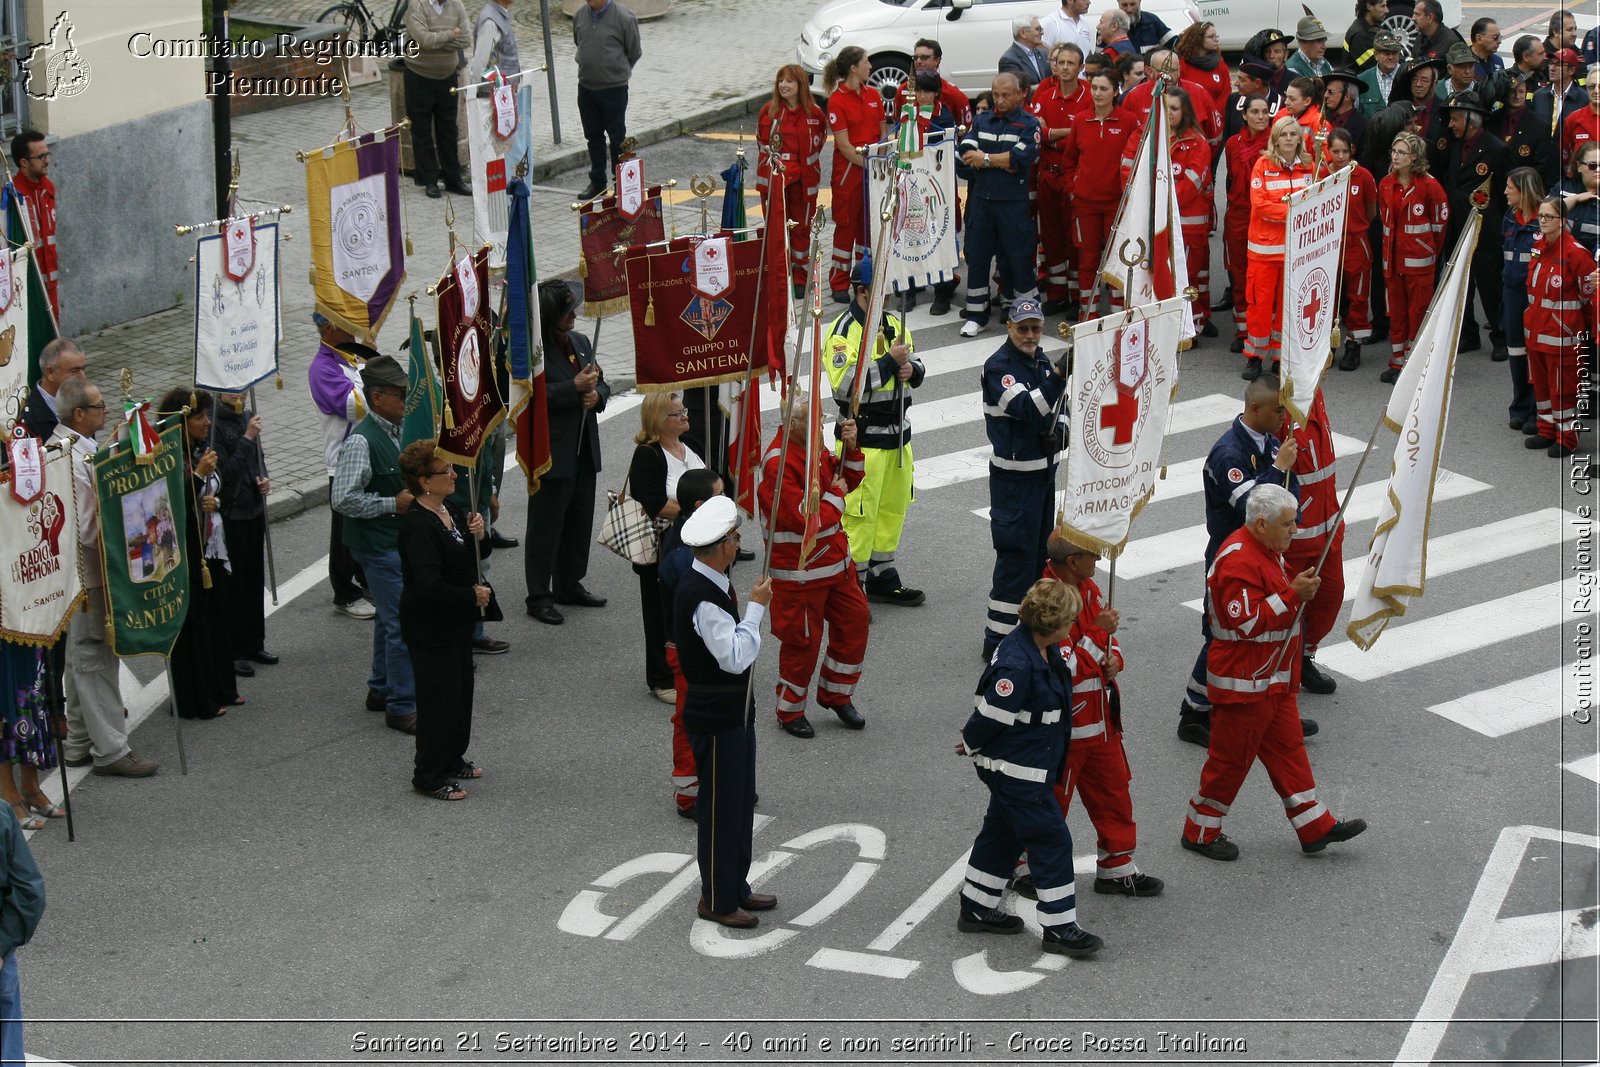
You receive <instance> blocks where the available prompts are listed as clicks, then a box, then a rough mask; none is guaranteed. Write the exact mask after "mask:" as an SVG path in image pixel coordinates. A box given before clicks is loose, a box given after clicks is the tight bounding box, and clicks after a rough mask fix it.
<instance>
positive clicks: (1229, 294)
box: [1211, 285, 1233, 311]
mask: <svg viewBox="0 0 1600 1067" xmlns="http://www.w3.org/2000/svg"><path fill="white" fill-rule="evenodd" d="M1211 310H1212V311H1232V310H1233V286H1231V285H1230V286H1228V287H1227V288H1226V289H1224V290H1222V299H1221V300H1218V301H1217V302H1216V303H1215V304H1212V305H1211Z"/></svg>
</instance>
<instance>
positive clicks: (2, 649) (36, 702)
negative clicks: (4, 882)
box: [0, 530, 103, 1062]
mask: <svg viewBox="0 0 1600 1067" xmlns="http://www.w3.org/2000/svg"><path fill="white" fill-rule="evenodd" d="M63 532H65V531H63ZM69 536H71V537H75V536H77V531H76V530H74V531H72V533H71V534H70V535H69ZM102 599H103V598H102ZM70 625H71V623H70V621H69V623H68V626H70ZM56 658H57V657H56V656H55V655H54V650H53V649H49V650H47V649H43V648H34V647H29V646H26V645H22V644H19V643H17V642H13V641H0V685H3V686H4V687H5V688H4V689H0V692H3V693H5V694H6V695H7V697H8V698H9V699H8V700H6V702H5V703H3V704H0V730H3V731H4V732H3V733H0V801H4V802H5V803H6V804H7V805H9V806H10V808H11V814H12V815H13V816H14V820H13V821H14V823H15V824H16V825H17V826H20V827H21V828H22V829H24V830H43V829H44V828H45V825H46V820H48V819H64V818H66V815H67V809H66V808H65V807H63V806H62V805H60V804H57V803H55V802H54V801H53V800H51V799H50V797H49V796H48V795H47V794H46V793H45V791H44V787H43V786H41V785H40V784H39V778H40V775H44V776H45V777H46V778H48V777H49V775H50V772H51V771H54V770H55V769H56V768H57V767H58V766H59V764H58V763H57V762H56V739H57V738H59V737H63V736H65V735H66V732H67V723H66V720H65V718H64V717H63V716H61V715H60V714H58V713H57V712H55V711H54V710H52V709H51V707H50V697H49V690H50V671H51V670H53V669H54V667H53V662H52V661H53V660H54V659H56ZM88 761H89V757H87V756H83V757H80V762H81V763H87V762H88ZM4 821H6V820H5V816H4V815H3V814H0V822H4ZM9 1028H10V1027H9V1024H8V1023H7V1022H6V1020H5V1016H3V1015H0V1043H3V1042H4V1040H5V1038H4V1032H5V1031H6V1030H7V1029H9ZM0 1062H4V1060H3V1058H0Z"/></svg>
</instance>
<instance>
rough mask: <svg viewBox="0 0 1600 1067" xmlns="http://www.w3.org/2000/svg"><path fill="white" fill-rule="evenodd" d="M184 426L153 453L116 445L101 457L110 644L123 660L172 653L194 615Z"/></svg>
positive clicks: (175, 426) (167, 432)
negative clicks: (191, 610) (191, 611)
mask: <svg viewBox="0 0 1600 1067" xmlns="http://www.w3.org/2000/svg"><path fill="white" fill-rule="evenodd" d="M183 428H184V424H183V420H182V419H174V420H173V421H172V424H171V425H170V426H168V427H167V428H166V429H164V430H162V431H161V432H160V434H159V441H160V444H159V446H158V447H157V448H156V449H155V450H154V451H153V453H151V454H150V455H148V456H136V455H135V453H134V451H133V450H132V449H131V448H129V447H128V446H126V445H113V446H112V447H110V448H108V449H105V450H102V451H101V452H99V453H98V454H96V455H95V457H94V491H95V499H96V500H97V501H98V503H99V505H100V533H101V538H100V544H101V549H102V558H103V559H104V561H105V572H106V640H107V641H109V642H110V644H111V650H112V651H113V652H115V653H116V654H117V655H119V656H143V655H148V654H151V653H154V654H155V655H158V656H167V655H170V654H171V653H172V645H173V643H174V642H176V641H177V639H178V631H179V630H180V629H182V628H183V620H184V618H185V617H186V616H187V615H188V614H189V565H188V562H187V561H186V560H185V559H184V558H183V554H184V551H185V549H184V544H185V542H184V530H185V521H186V515H185V512H184V483H183V479H184V462H183V454H184V433H183Z"/></svg>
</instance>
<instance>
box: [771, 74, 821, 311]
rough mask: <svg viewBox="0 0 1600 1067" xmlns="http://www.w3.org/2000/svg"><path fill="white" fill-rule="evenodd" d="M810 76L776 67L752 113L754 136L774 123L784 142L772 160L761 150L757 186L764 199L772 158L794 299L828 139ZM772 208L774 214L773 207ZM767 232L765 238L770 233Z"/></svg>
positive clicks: (805, 264)
mask: <svg viewBox="0 0 1600 1067" xmlns="http://www.w3.org/2000/svg"><path fill="white" fill-rule="evenodd" d="M809 85H810V79H809V78H808V77H807V75H806V72H805V70H804V69H803V68H801V67H799V66H797V65H795V64H793V63H791V64H789V65H788V66H785V67H779V68H778V76H777V78H776V79H775V80H774V82H773V85H772V99H771V100H769V101H767V102H766V103H765V104H763V105H762V107H761V114H760V115H759V116H758V117H757V118H756V142H757V144H759V145H761V146H763V147H765V146H766V145H768V144H770V143H771V141H772V129H773V127H774V126H776V127H777V128H778V137H779V139H780V141H781V142H782V145H783V147H782V148H781V149H780V150H779V152H778V157H777V159H776V160H774V159H772V158H771V156H770V154H769V153H767V152H761V153H760V162H759V163H758V164H757V166H756V189H757V190H758V191H759V192H760V194H761V202H762V203H763V204H766V203H767V196H768V188H769V186H770V185H771V183H772V178H773V169H774V163H776V164H777V169H778V171H779V172H780V174H781V182H780V189H779V191H778V192H777V193H776V194H773V206H774V207H775V208H779V207H781V209H782V213H783V219H784V221H785V222H786V223H788V224H790V225H789V227H788V229H789V282H790V284H791V285H792V286H793V288H794V295H795V297H796V298H797V299H798V298H800V297H802V296H804V295H805V287H806V276H807V274H808V273H809V268H810V263H811V217H812V216H813V215H815V214H816V211H817V190H818V188H819V187H820V186H821V184H822V146H823V144H824V143H825V142H826V141H827V139H828V122H827V116H825V115H824V114H823V112H822V109H821V108H820V107H818V106H817V102H816V101H815V100H814V99H812V96H811V91H810V89H809V88H808V86H809ZM774 214H777V212H776V211H774ZM770 236H771V235H769V239H770Z"/></svg>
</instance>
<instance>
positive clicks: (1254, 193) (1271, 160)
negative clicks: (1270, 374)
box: [1243, 117, 1311, 381]
mask: <svg viewBox="0 0 1600 1067" xmlns="http://www.w3.org/2000/svg"><path fill="white" fill-rule="evenodd" d="M1303 132H1304V131H1303V130H1302V129H1301V126H1300V123H1299V122H1298V121H1296V120H1295V119H1293V118H1288V117H1285V118H1281V119H1279V120H1278V121H1276V122H1274V123H1273V124H1272V132H1271V134H1270V136H1269V141H1268V148H1267V151H1266V152H1265V153H1264V154H1263V155H1262V156H1261V158H1260V159H1258V160H1256V165H1255V169H1254V170H1253V171H1252V172H1251V175H1250V232H1249V235H1248V239H1247V240H1246V242H1245V251H1246V262H1247V264H1248V268H1247V269H1248V275H1247V277H1246V279H1245V302H1246V305H1247V309H1246V312H1245V317H1246V326H1245V330H1246V332H1245V339H1244V356H1245V368H1244V373H1243V377H1244V378H1245V380H1246V381H1248V380H1250V379H1252V378H1254V377H1255V376H1256V375H1258V374H1260V373H1262V371H1263V370H1273V371H1274V373H1276V365H1277V362H1278V351H1279V347H1280V346H1281V344H1282V342H1283V334H1282V329H1283V250H1284V240H1285V238H1284V232H1283V231H1284V226H1285V225H1287V223H1288V218H1289V208H1288V205H1287V203H1286V201H1287V200H1288V199H1289V197H1290V195H1291V194H1293V193H1297V192H1300V191H1301V190H1303V189H1304V188H1305V187H1306V186H1307V185H1309V184H1310V183H1311V159H1310V156H1309V153H1308V152H1307V151H1306V143H1305V137H1304V136H1303Z"/></svg>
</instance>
